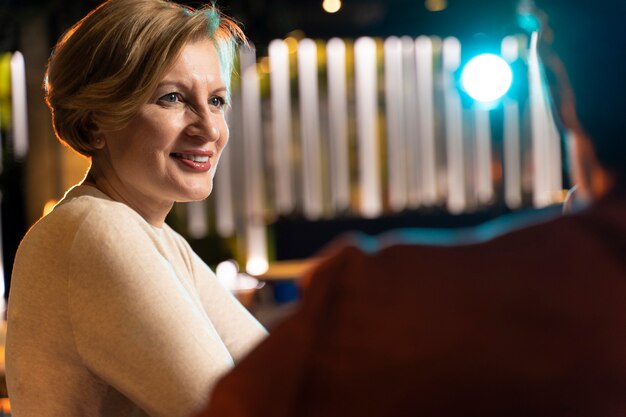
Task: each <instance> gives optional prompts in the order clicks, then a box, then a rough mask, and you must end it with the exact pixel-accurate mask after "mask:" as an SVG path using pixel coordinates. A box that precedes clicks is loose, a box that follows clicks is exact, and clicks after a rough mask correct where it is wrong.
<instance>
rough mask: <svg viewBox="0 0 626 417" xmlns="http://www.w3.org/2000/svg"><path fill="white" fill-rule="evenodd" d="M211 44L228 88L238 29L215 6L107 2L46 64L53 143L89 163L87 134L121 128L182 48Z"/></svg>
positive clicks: (160, 0)
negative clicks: (201, 42) (207, 41)
mask: <svg viewBox="0 0 626 417" xmlns="http://www.w3.org/2000/svg"><path fill="white" fill-rule="evenodd" d="M200 39H211V40H212V41H213V42H214V44H215V47H216V49H217V51H218V55H219V58H220V63H221V72H222V77H223V80H224V82H225V83H226V85H227V86H229V84H230V76H231V72H232V69H233V62H234V59H235V51H236V47H237V45H238V44H239V43H245V42H246V39H245V36H244V34H243V32H242V30H241V28H240V27H239V26H238V25H237V24H236V23H235V22H234V21H233V20H232V19H230V18H228V17H226V16H225V15H223V14H222V13H221V12H220V11H219V10H218V9H217V7H216V6H215V5H206V6H204V7H200V8H197V9H194V8H191V7H187V6H182V5H179V4H177V3H173V2H170V1H168V0H108V1H106V2H104V3H103V4H101V5H100V6H98V7H97V8H96V9H94V10H92V11H91V12H90V13H89V14H88V15H87V16H85V17H84V18H83V19H82V20H81V21H79V22H78V23H76V24H75V25H74V26H73V27H72V28H71V29H69V30H68V31H67V32H66V33H65V35H63V36H62V37H61V39H60V40H59V42H58V43H57V45H56V46H55V48H54V51H53V53H52V56H51V57H50V60H49V62H48V68H47V71H46V76H45V80H44V88H45V92H46V103H47V104H48V107H49V108H50V111H51V112H52V125H53V128H54V131H55V134H56V136H57V138H58V139H59V140H60V141H61V142H63V143H65V144H66V145H68V146H69V147H70V148H72V149H74V150H75V151H76V152H78V153H80V154H82V155H85V156H88V157H90V156H92V155H93V153H94V151H95V148H94V147H93V146H92V144H91V137H90V136H91V131H93V130H94V129H95V128H96V127H98V128H101V129H102V128H104V129H107V130H111V129H119V128H122V127H124V126H125V125H126V124H127V123H128V122H130V120H131V119H132V118H133V117H134V115H135V114H136V113H137V111H138V109H139V106H141V105H142V104H143V103H145V102H146V101H147V100H148V99H149V96H150V94H152V92H153V91H154V89H155V88H156V86H157V84H158V83H159V81H160V80H161V78H162V77H163V75H164V74H165V72H166V71H167V69H168V68H169V66H170V65H171V64H172V63H173V62H174V60H175V59H176V58H177V56H178V55H179V54H180V51H181V50H182V48H183V47H184V46H185V45H186V44H187V43H189V42H193V41H197V40H200Z"/></svg>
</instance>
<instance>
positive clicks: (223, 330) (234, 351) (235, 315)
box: [190, 249, 267, 363]
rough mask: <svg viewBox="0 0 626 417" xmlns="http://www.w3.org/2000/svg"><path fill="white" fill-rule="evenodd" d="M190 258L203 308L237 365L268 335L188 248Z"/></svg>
mask: <svg viewBox="0 0 626 417" xmlns="http://www.w3.org/2000/svg"><path fill="white" fill-rule="evenodd" d="M190 256H191V258H192V264H193V276H194V278H195V284H196V288H197V289H198V294H199V295H200V299H201V301H202V305H203V307H204V309H205V311H206V312H207V314H208V315H209V317H211V321H212V322H213V325H214V326H215V329H216V330H217V332H218V333H219V335H220V338H221V339H222V341H223V342H224V344H225V345H226V347H227V349H228V351H229V353H230V354H231V356H232V357H233V360H234V361H235V363H237V362H239V361H240V360H241V359H242V358H243V357H244V356H245V355H246V354H247V353H248V352H249V351H250V350H252V348H254V347H255V346H256V345H257V344H258V343H259V342H260V341H261V339H263V338H264V337H265V336H266V335H267V331H266V330H265V329H264V328H263V326H262V325H261V324H260V323H259V322H258V321H257V320H256V319H255V318H254V317H253V316H252V314H250V312H248V310H246V308H245V307H244V306H242V305H241V303H239V301H238V300H237V299H236V298H235V297H234V296H233V295H232V294H231V293H230V292H229V291H228V290H227V289H226V288H225V287H224V286H223V285H222V284H221V283H220V282H219V281H218V280H217V277H216V276H215V274H214V273H213V271H211V270H210V269H209V267H208V266H207V265H206V263H204V261H202V259H200V257H199V256H198V255H197V254H196V253H195V252H193V251H191V249H190Z"/></svg>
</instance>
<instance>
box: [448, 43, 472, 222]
mask: <svg viewBox="0 0 626 417" xmlns="http://www.w3.org/2000/svg"><path fill="white" fill-rule="evenodd" d="M442 49H443V51H442V53H443V71H444V74H443V82H444V108H445V126H446V156H447V165H446V168H447V184H448V195H447V208H448V211H450V212H451V213H453V214H458V213H461V212H463V211H464V210H465V209H466V204H467V202H466V197H465V193H466V191H465V164H464V160H463V154H464V149H463V148H464V147H463V110H462V106H461V97H460V96H459V93H458V91H457V89H456V86H455V82H454V76H453V74H454V72H455V71H456V70H457V69H458V68H459V65H460V63H461V43H460V42H459V40H458V39H457V38H454V37H449V38H446V39H444V41H443V48H442Z"/></svg>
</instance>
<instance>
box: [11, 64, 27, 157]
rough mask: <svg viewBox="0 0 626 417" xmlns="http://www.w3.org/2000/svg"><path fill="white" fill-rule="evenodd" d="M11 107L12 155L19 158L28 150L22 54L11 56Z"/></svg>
mask: <svg viewBox="0 0 626 417" xmlns="http://www.w3.org/2000/svg"><path fill="white" fill-rule="evenodd" d="M11 107H12V111H13V126H12V130H13V155H14V157H15V159H18V160H21V159H24V158H25V157H26V153H27V152H28V108H27V105H26V67H25V65H24V56H23V55H22V53H21V52H15V53H14V54H13V55H12V56H11Z"/></svg>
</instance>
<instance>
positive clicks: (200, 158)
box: [174, 153, 209, 163]
mask: <svg viewBox="0 0 626 417" xmlns="http://www.w3.org/2000/svg"><path fill="white" fill-rule="evenodd" d="M174 156H176V157H177V158H180V159H187V160H189V161H193V162H199V163H204V162H206V161H208V160H209V157H208V156H206V155H192V154H188V153H175V154H174Z"/></svg>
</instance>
